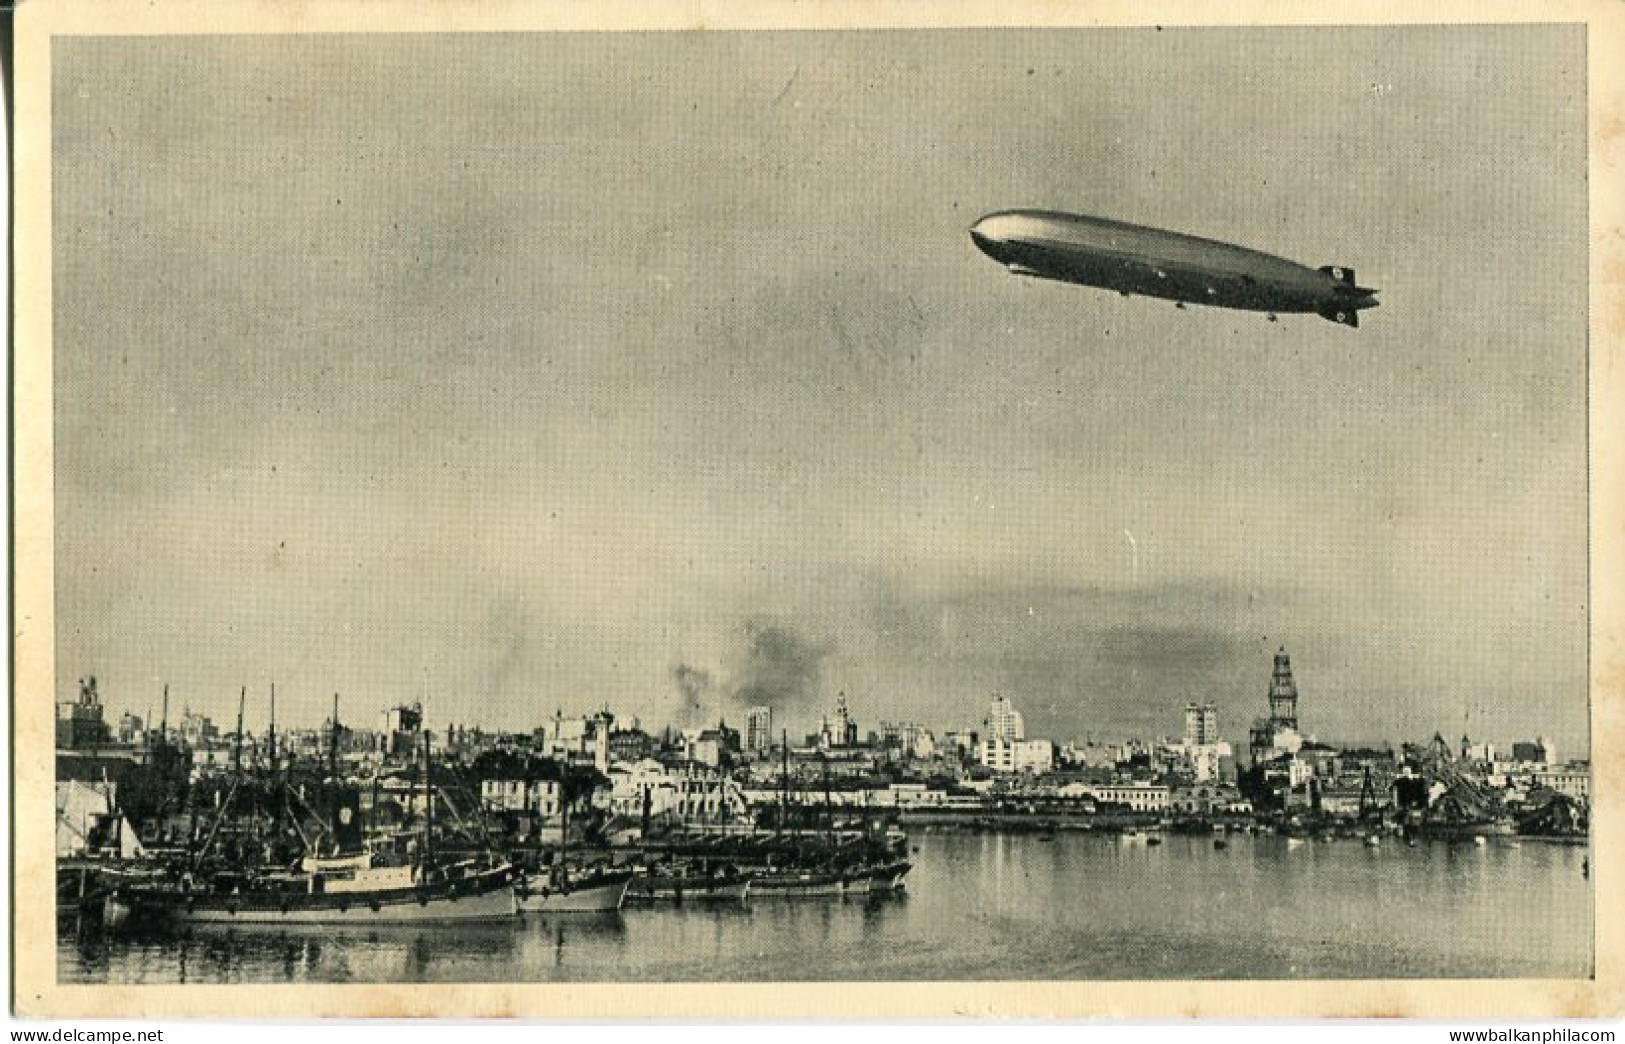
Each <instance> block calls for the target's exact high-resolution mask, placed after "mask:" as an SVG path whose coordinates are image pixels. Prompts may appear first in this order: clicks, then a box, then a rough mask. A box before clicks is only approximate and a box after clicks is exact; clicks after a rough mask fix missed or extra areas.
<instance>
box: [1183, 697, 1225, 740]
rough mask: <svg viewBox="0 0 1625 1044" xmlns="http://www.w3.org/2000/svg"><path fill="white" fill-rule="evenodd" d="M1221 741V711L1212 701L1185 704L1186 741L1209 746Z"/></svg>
mask: <svg viewBox="0 0 1625 1044" xmlns="http://www.w3.org/2000/svg"><path fill="white" fill-rule="evenodd" d="M1217 742H1219V711H1218V708H1216V707H1214V706H1213V704H1211V703H1187V704H1185V743H1186V744H1187V745H1188V746H1191V747H1208V746H1212V745H1213V744H1215V743H1217Z"/></svg>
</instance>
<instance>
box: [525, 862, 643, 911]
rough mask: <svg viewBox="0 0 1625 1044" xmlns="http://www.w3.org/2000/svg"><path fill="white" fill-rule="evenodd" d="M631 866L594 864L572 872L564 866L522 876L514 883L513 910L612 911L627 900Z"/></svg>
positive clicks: (631, 872) (631, 873)
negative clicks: (547, 871) (536, 874)
mask: <svg viewBox="0 0 1625 1044" xmlns="http://www.w3.org/2000/svg"><path fill="white" fill-rule="evenodd" d="M632 875H633V871H632V870H631V869H629V868H615V867H594V868H591V869H589V870H587V871H585V872H581V873H578V874H574V875H572V874H570V873H568V872H566V871H565V870H564V868H563V867H558V868H556V869H555V870H554V871H553V872H551V873H547V874H544V875H538V876H535V877H533V876H531V875H529V874H524V875H521V877H520V879H519V881H518V883H517V884H516V885H515V886H514V893H513V912H514V913H517V914H520V915H524V914H552V913H612V912H614V911H616V910H619V909H620V908H621V904H622V903H624V902H625V901H626V892H627V888H628V886H629V885H631V883H632Z"/></svg>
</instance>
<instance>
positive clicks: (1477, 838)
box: [1473, 834, 1489, 848]
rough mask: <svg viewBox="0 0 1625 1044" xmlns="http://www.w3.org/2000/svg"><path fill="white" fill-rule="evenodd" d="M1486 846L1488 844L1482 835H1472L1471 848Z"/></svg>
mask: <svg viewBox="0 0 1625 1044" xmlns="http://www.w3.org/2000/svg"><path fill="white" fill-rule="evenodd" d="M1487 844H1489V842H1488V841H1486V840H1485V839H1484V835H1483V834H1474V835H1473V846H1474V847H1475V848H1483V847H1484V846H1485V845H1487Z"/></svg>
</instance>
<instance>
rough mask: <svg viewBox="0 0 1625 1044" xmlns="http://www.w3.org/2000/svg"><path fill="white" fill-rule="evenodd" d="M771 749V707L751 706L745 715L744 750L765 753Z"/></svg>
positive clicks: (759, 753)
mask: <svg viewBox="0 0 1625 1044" xmlns="http://www.w3.org/2000/svg"><path fill="white" fill-rule="evenodd" d="M771 749H773V708H772V707H752V708H751V709H750V713H749V714H748V715H746V717H745V752H746V753H748V754H756V755H761V754H766V753H767V752H768V751H769V750H771Z"/></svg>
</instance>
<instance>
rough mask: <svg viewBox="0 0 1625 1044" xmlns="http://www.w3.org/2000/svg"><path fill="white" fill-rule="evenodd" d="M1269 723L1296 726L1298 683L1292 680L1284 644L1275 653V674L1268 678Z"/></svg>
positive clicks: (1290, 667) (1280, 725) (1293, 727)
mask: <svg viewBox="0 0 1625 1044" xmlns="http://www.w3.org/2000/svg"><path fill="white" fill-rule="evenodd" d="M1270 724H1271V725H1273V726H1275V727H1276V728H1287V729H1296V728H1297V727H1298V685H1297V683H1296V682H1294V681H1293V680H1292V658H1291V657H1290V656H1288V655H1287V654H1286V646H1284V645H1283V646H1282V647H1281V651H1280V652H1278V653H1276V654H1275V674H1274V675H1273V676H1272V677H1271V678H1270Z"/></svg>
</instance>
